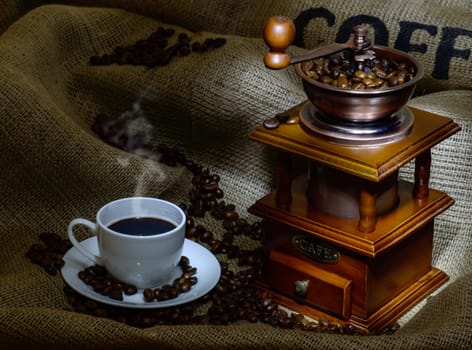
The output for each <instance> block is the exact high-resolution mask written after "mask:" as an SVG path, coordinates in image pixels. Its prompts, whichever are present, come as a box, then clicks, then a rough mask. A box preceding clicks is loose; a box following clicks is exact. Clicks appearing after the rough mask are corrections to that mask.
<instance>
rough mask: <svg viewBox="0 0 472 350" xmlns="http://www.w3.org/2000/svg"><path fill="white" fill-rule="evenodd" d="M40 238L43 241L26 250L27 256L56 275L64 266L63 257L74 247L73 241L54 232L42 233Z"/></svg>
mask: <svg viewBox="0 0 472 350" xmlns="http://www.w3.org/2000/svg"><path fill="white" fill-rule="evenodd" d="M39 239H40V240H41V242H42V243H35V244H33V245H31V246H30V248H29V249H28V251H27V252H26V257H27V258H28V259H30V260H31V261H32V262H33V263H35V264H37V265H39V266H41V267H42V268H43V269H44V271H46V272H47V273H48V274H50V275H51V276H54V275H56V274H57V272H58V270H60V269H61V267H62V266H64V260H62V257H63V256H64V254H65V253H66V252H67V251H68V250H69V249H70V248H71V247H72V243H71V242H70V241H69V240H68V239H62V238H61V237H59V235H58V234H57V233H52V232H43V233H41V234H40V235H39Z"/></svg>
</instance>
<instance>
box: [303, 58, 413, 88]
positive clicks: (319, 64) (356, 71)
mask: <svg viewBox="0 0 472 350" xmlns="http://www.w3.org/2000/svg"><path fill="white" fill-rule="evenodd" d="M301 68H302V71H303V73H305V74H306V76H307V77H309V78H311V79H313V80H316V81H319V82H320V83H323V84H328V85H331V86H333V87H338V88H341V89H353V90H362V89H383V88H388V87H394V86H398V85H401V84H404V83H406V82H407V81H410V80H411V79H413V78H414V76H415V74H416V70H415V67H413V66H412V65H411V64H409V63H406V62H396V61H394V60H390V59H388V58H381V59H379V58H375V57H374V58H372V59H365V60H363V61H356V60H355V59H354V58H353V57H344V56H343V55H333V56H331V57H322V58H318V59H315V60H312V61H306V62H303V63H302V64H301Z"/></svg>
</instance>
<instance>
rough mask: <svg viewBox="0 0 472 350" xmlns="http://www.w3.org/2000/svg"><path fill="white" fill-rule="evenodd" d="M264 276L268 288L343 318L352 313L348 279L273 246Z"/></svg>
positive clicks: (349, 281) (350, 283)
mask: <svg viewBox="0 0 472 350" xmlns="http://www.w3.org/2000/svg"><path fill="white" fill-rule="evenodd" d="M265 278H266V280H267V283H268V284H269V285H270V286H271V288H273V289H275V290H277V291H279V292H282V293H283V294H285V295H287V296H289V297H291V298H292V299H294V300H296V301H297V302H299V303H304V304H307V305H311V306H315V307H317V308H320V309H323V310H325V311H328V312H330V313H333V314H335V315H337V316H341V317H343V318H349V317H350V315H351V285H352V282H351V280H348V279H346V278H344V277H341V276H339V275H336V274H334V273H329V272H326V271H323V270H321V269H320V268H318V267H316V266H313V265H312V264H309V263H307V262H306V261H303V260H300V259H297V258H294V257H292V256H290V255H287V254H285V253H282V252H280V251H278V250H276V249H272V250H271V252H270V256H269V260H268V261H267V263H266V269H265Z"/></svg>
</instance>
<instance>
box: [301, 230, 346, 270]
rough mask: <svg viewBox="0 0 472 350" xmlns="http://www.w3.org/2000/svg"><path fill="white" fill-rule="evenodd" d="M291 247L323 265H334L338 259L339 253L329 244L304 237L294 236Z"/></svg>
mask: <svg viewBox="0 0 472 350" xmlns="http://www.w3.org/2000/svg"><path fill="white" fill-rule="evenodd" d="M292 244H293V246H294V247H295V248H296V249H297V250H298V251H299V252H301V253H302V254H304V255H306V256H308V257H310V258H312V259H313V260H316V261H318V262H320V263H323V264H336V263H338V261H339V259H340V254H339V252H338V251H337V250H336V249H334V248H333V247H331V246H330V245H329V244H327V243H325V242H322V241H320V240H317V239H315V238H312V237H308V236H305V235H295V236H293V238H292Z"/></svg>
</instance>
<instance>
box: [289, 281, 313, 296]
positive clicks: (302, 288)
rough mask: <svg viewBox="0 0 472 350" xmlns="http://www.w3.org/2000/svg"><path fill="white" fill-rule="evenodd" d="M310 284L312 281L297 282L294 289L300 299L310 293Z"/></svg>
mask: <svg viewBox="0 0 472 350" xmlns="http://www.w3.org/2000/svg"><path fill="white" fill-rule="evenodd" d="M309 284H310V281H308V280H305V281H295V282H294V283H293V287H294V289H295V294H296V295H298V296H299V297H304V296H306V293H307V292H308V285H309Z"/></svg>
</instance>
